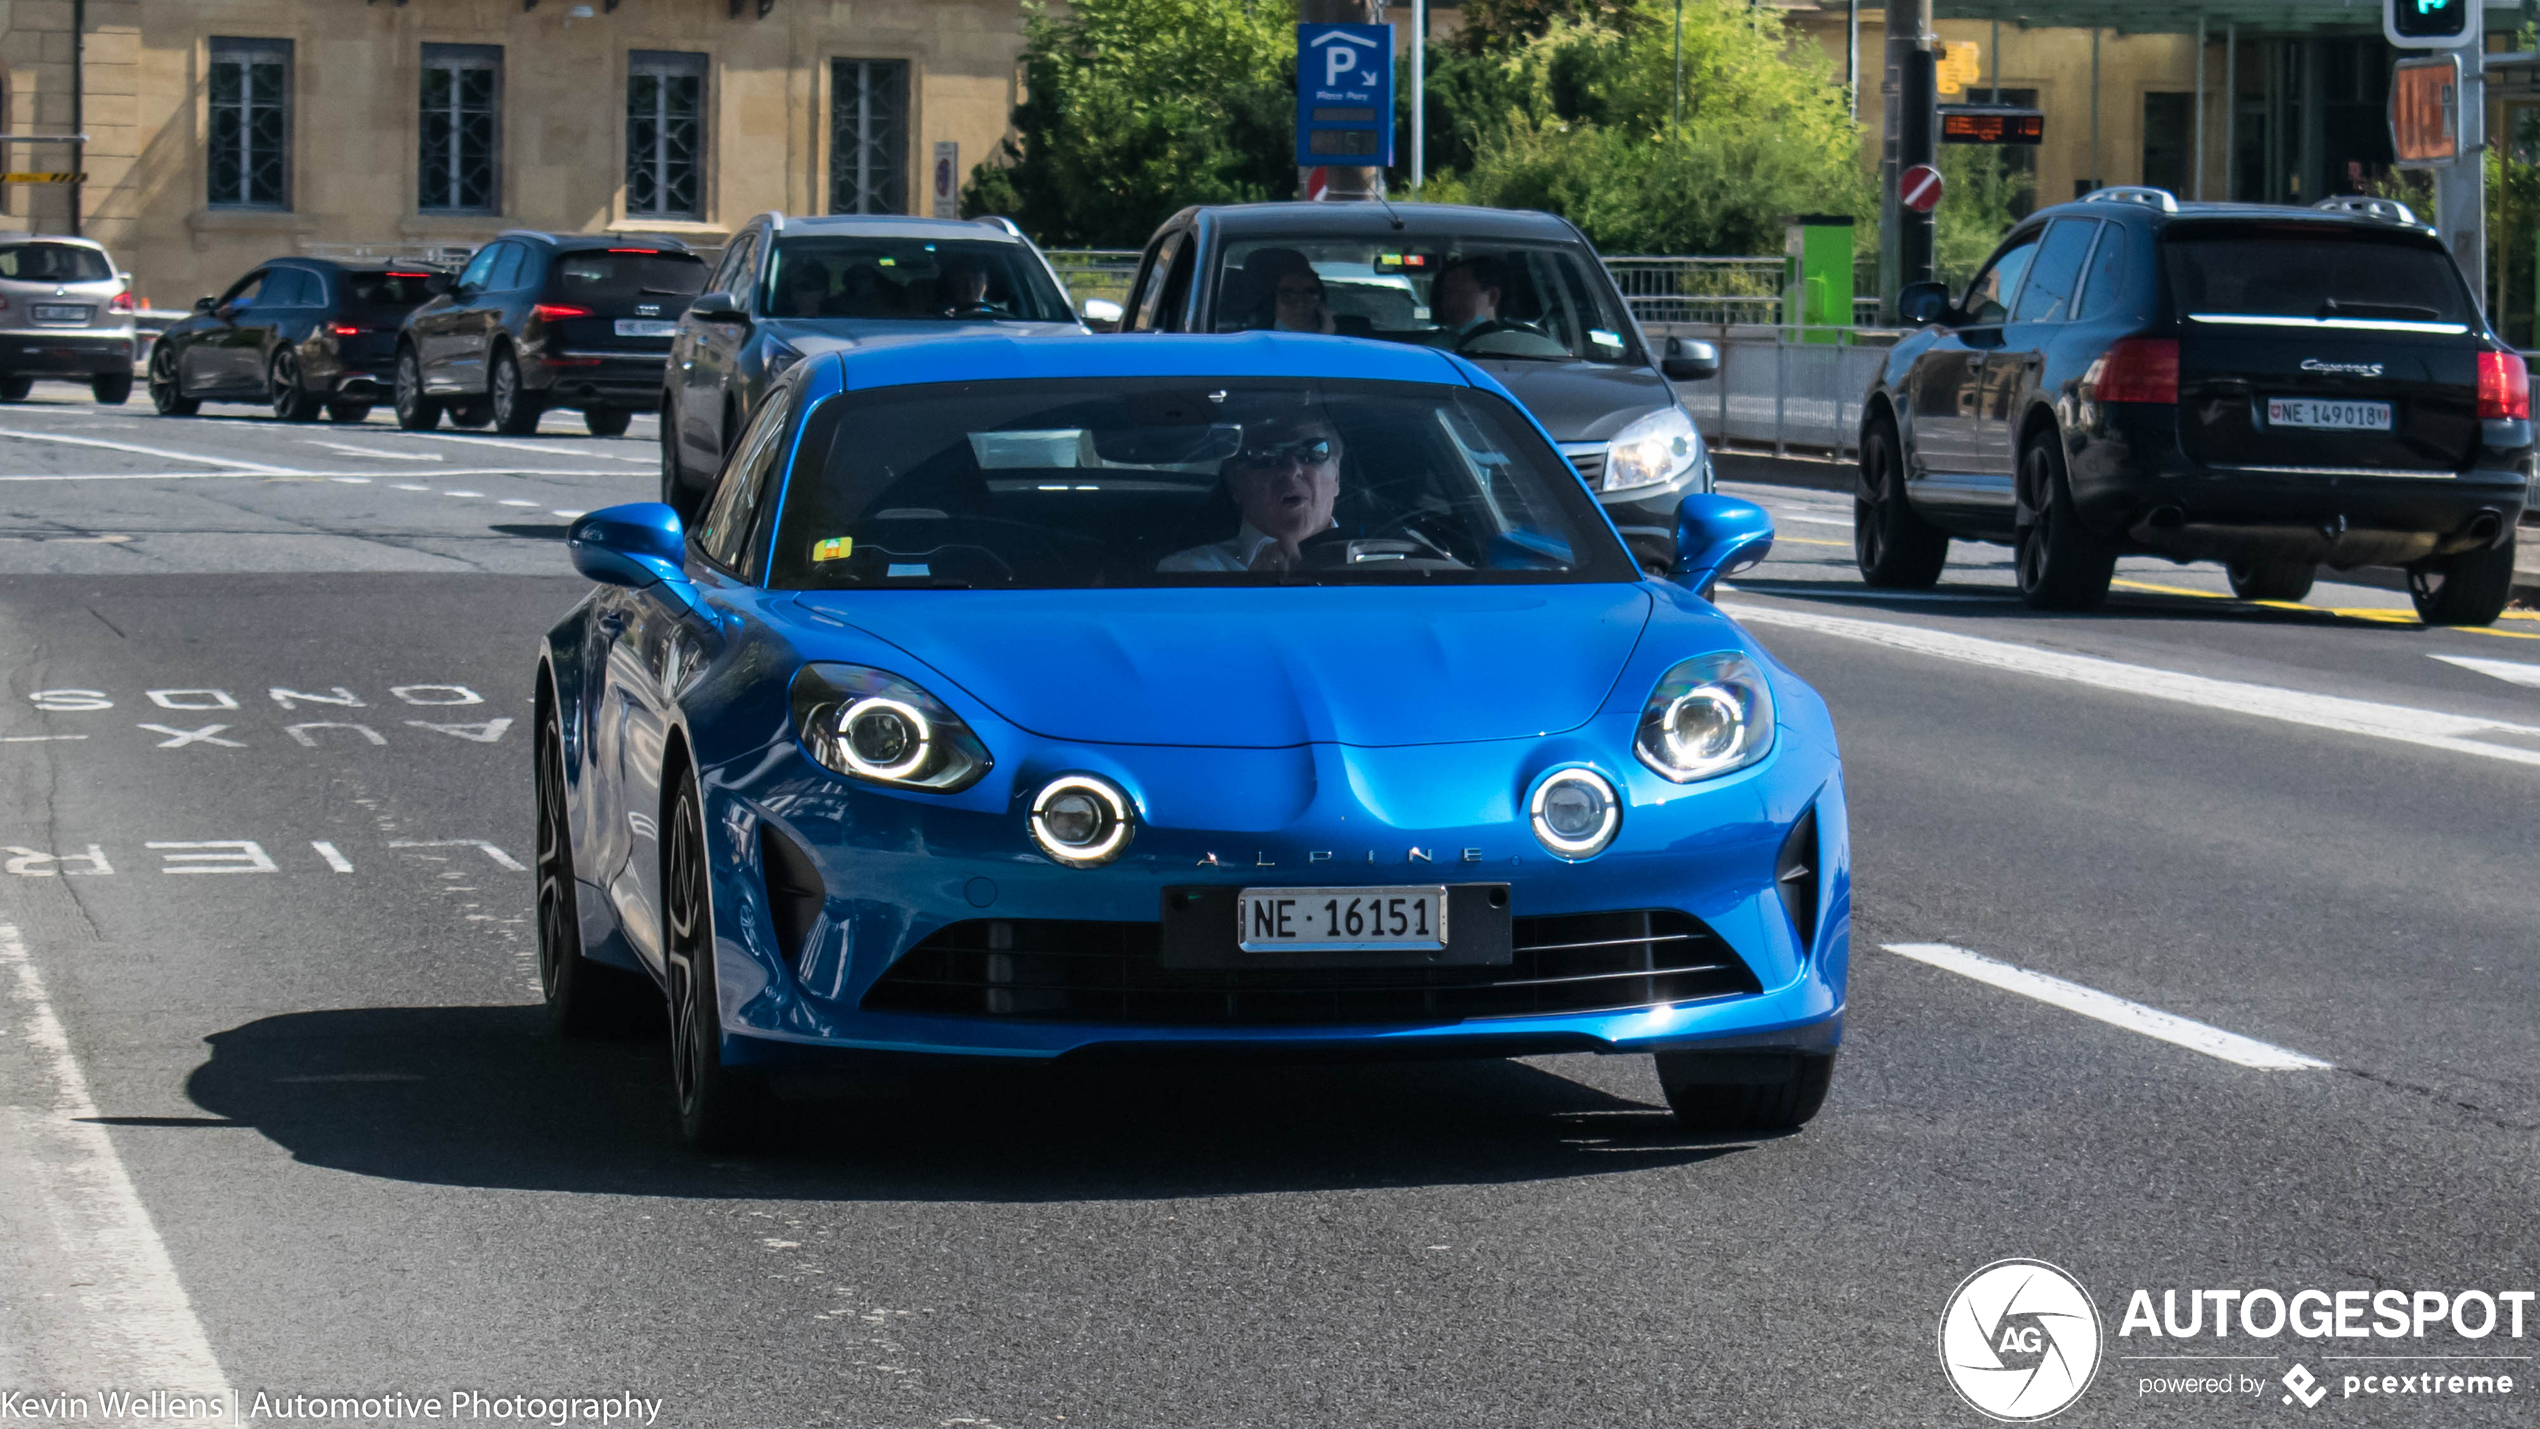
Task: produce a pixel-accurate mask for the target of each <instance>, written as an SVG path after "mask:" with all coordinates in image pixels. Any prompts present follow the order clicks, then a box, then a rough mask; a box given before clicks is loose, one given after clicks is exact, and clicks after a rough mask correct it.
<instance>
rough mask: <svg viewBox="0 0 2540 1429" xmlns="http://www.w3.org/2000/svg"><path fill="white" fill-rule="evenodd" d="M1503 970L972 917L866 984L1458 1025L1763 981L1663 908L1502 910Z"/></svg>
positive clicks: (1173, 1023) (1192, 1013)
mask: <svg viewBox="0 0 2540 1429" xmlns="http://www.w3.org/2000/svg"><path fill="white" fill-rule="evenodd" d="M1512 931H1513V933H1514V941H1515V951H1516V955H1515V958H1514V960H1513V961H1512V962H1510V964H1509V965H1507V966H1505V967H1436V968H1257V969H1256V968H1244V969H1237V970H1232V971H1215V970H1208V971H1201V970H1187V969H1174V970H1170V971H1168V970H1166V969H1165V968H1163V967H1161V966H1159V965H1158V964H1159V959H1158V956H1157V954H1158V951H1159V946H1160V943H1161V940H1162V929H1161V925H1159V924H1155V923H1109V922H1090V921H1076V920H1068V919H1055V918H1050V919H1028V918H978V919H972V920H970V921H968V922H963V923H955V924H952V925H950V926H949V927H946V928H943V929H941V930H939V931H938V932H936V933H935V934H934V935H933V936H931V937H929V938H927V939H926V940H925V941H924V942H922V943H920V944H918V945H917V946H916V947H915V948H912V949H910V950H909V952H908V953H907V955H906V956H904V957H902V958H901V959H900V960H899V962H897V963H896V964H894V965H893V966H892V967H891V969H890V970H889V971H888V972H885V973H884V974H883V975H882V977H881V979H880V980H879V981H877V982H876V983H874V985H873V988H872V990H871V991H869V992H867V993H866V994H865V996H864V1006H865V1007H866V1008H867V1009H869V1010H872V1011H877V1012H920V1013H931V1014H935V1015H937V1016H947V1017H997V1018H1010V1019H1016V1020H1030V1021H1068V1022H1108V1023H1125V1024H1132V1025H1143V1026H1166V1027H1251V1026H1269V1025H1295V1024H1300V1023H1328V1024H1334V1025H1341V1024H1349V1025H1365V1024H1368V1023H1437V1022H1461V1021H1464V1020H1466V1019H1469V1018H1485V1017H1528V1016H1539V1015H1542V1014H1546V1013H1572V1012H1614V1011H1625V1010H1629V1009H1632V1008H1639V1007H1654V1006H1657V1005H1660V1004H1662V1003H1671V1002H1689V1001H1692V1000H1694V999H1696V998H1704V997H1721V996H1726V995H1729V994H1735V993H1754V992H1759V991H1761V990H1762V989H1761V987H1760V985H1759V984H1758V983H1757V982H1756V980H1755V974H1754V973H1753V972H1752V971H1751V970H1749V969H1748V968H1747V966H1746V964H1745V963H1744V962H1743V961H1741V960H1740V959H1739V958H1738V956H1737V954H1736V953H1734V952H1732V951H1731V950H1730V949H1729V946H1728V944H1727V943H1725V942H1723V941H1721V939H1720V936H1719V935H1718V934H1716V933H1714V932H1712V931H1711V930H1710V929H1709V928H1707V927H1705V926H1703V924H1702V923H1701V922H1700V920H1698V919H1695V918H1693V917H1691V916H1689V915H1687V914H1684V913H1680V912H1677V911H1675V910H1673V909H1652V910H1636V911H1632V912H1618V913H1577V914H1569V915H1565V916H1562V917H1554V918H1518V919H1516V920H1514V927H1513V930H1512Z"/></svg>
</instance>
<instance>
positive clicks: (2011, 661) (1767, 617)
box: [1721, 602, 2540, 765]
mask: <svg viewBox="0 0 2540 1429" xmlns="http://www.w3.org/2000/svg"><path fill="white" fill-rule="evenodd" d="M1721 609H1723V610H1725V611H1727V612H1728V613H1729V614H1730V615H1731V616H1734V617H1735V618H1737V619H1738V620H1740V621H1743V622H1745V623H1747V624H1751V625H1777V626H1784V627H1787V628H1790V629H1795V630H1808V631H1813V632H1815V633H1817V634H1820V635H1832V636H1835V637H1837V638H1840V639H1845V640H1859V641H1863V642H1866V643H1868V644H1872V645H1884V646H1886V647H1888V648H1889V649H1892V650H1904V651H1908V652H1910V653H1913V654H1917V655H1929V656H1933V657H1936V658H1938V659H1943V660H1956V661H1960V662H1962V663H1965V664H1969V665H1981V666H1985V667H1987V668H1989V669H1995V670H2008V671H2011V672H2013V673H2016V674H2022V675H2037V676H2041V677H2043V678H2045V679H2050V680H2063V681H2066V682H2069V683H2072V684H2076V685H2088V686H2091V687H2093V688H2096V689H2102V690H2109V691H2113V692H2116V693H2118V694H2127V695H2141V696H2143V697H2145V698H2147V699H2155V700H2168V701H2170V702H2172V703H2176V704H2183V705H2195V706H2198V707H2200V708H2203V709H2210V710H2220V711H2222V712H2224V713H2226V714H2240V715H2251V716H2255V717H2256V718H2259V719H2271V720H2278V721H2281V722H2282V723H2285V724H2297V725H2304V726H2307V727H2309V728H2312V729H2326V730H2335V731H2337V732H2339V733H2343V734H2360V735H2367V736H2370V737H2371V738H2374V739H2387V740H2393V741H2395V742H2397V743H2400V744H2414V745H2420V746H2423V747H2425V748H2427V749H2441V750H2448V751H2450V752H2451V753H2454V754H2475V755H2477V756H2479V757H2480V758H2482V759H2500V760H2503V761H2505V762H2507V763H2510V764H2529V765H2540V749H2516V748H2513V747H2511V746H2508V745H2502V744H2489V743H2487V742H2485V741H2483V740H2479V739H2473V738H2470V737H2469V736H2472V735H2478V734H2505V735H2521V736H2540V726H2533V725H2525V724H2514V723H2511V722H2509V721H2506V720H2499V719H2483V718H2479V717H2476V716H2471V715H2457V714H2449V713H2446V712H2444V711H2441V710H2427V709H2417V708H2415V707H2413V706H2409V705H2385V704H2380V703H2377V702H2375V701H2372V700H2354V699H2347V698H2345V697H2343V696H2340V695H2321V694H2312V693H2310V692H2308V691H2304V690H2288V689H2284V688H2282V687H2280V686H2276V685H2253V684H2244V683H2242V682H2240V681H2238V680H2217V679H2213V678H2210V677H2208V676H2204V675H2189V674H2183V673H2181V672H2179V671H2176V670H2163V669H2159V668H2156V667H2154V666H2150V665H2129V664H2126V663H2124V662H2123V661H2119V660H2103V659H2100V658H2098V657H2096V656H2092V655H2071V654H2066V653H2065V652H2063V651H2060V650H2044V649H2040V648H2038V647H2037V646H2034V645H2015V644H2012V643H2011V642H2009V641H2004V640H1986V639H1981V638H1979V637H1977V636H1973V635H1960V634H1957V633H1955V632H1953V631H1947V630H1929V629H1925V628H1923V627H1921V626H1917V625H1900V624H1896V623H1894V622H1891V621H1883V620H1854V619H1852V618H1850V617H1848V616H1840V615H1820V614H1818V613H1817V612H1815V611H1805V610H1787V609H1784V608H1782V607H1780V606H1771V605H1749V604H1746V603H1744V602H1736V603H1732V604H1728V605H1723V606H1722V607H1721Z"/></svg>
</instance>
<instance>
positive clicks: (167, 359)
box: [150, 342, 203, 417]
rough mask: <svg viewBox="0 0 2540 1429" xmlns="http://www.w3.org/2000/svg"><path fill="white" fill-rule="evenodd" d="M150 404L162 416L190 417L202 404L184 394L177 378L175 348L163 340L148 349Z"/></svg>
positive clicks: (201, 407)
mask: <svg viewBox="0 0 2540 1429" xmlns="http://www.w3.org/2000/svg"><path fill="white" fill-rule="evenodd" d="M150 406H151V408H152V409H153V410H155V411H156V412H158V414H159V415H160V416H162V417H191V416H193V415H194V414H195V413H196V412H199V411H201V410H203V404H202V403H200V402H198V401H195V400H194V399H193V398H191V397H188V396H186V395H185V389H184V387H183V386H182V385H181V384H180V383H179V382H178V380H177V371H176V349H175V348H173V347H170V346H169V345H168V344H166V343H165V342H160V343H157V344H155V345H153V346H152V347H151V349H150Z"/></svg>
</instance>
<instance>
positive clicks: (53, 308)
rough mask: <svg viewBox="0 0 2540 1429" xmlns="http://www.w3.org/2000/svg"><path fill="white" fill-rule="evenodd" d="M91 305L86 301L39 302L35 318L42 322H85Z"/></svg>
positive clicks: (36, 306)
mask: <svg viewBox="0 0 2540 1429" xmlns="http://www.w3.org/2000/svg"><path fill="white" fill-rule="evenodd" d="M89 311H90V310H89V307H88V305H87V304H85V303H37V304H36V305H35V320H36V321H37V322H40V323H84V322H86V321H88V314H89Z"/></svg>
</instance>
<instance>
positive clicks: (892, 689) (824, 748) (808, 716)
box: [793, 665, 996, 794]
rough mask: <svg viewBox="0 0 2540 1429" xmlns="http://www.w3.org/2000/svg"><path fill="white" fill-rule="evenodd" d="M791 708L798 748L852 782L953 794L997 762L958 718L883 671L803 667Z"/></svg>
mask: <svg viewBox="0 0 2540 1429" xmlns="http://www.w3.org/2000/svg"><path fill="white" fill-rule="evenodd" d="M793 704H794V731H795V732H796V733H797V734H799V735H801V736H802V741H803V747H804V748H806V749H808V750H810V751H811V757H812V758H814V759H817V760H819V761H820V762H821V763H822V764H823V765H825V766H827V767H828V768H830V769H833V770H836V771H837V772H838V773H840V774H844V775H846V776H847V777H849V778H851V779H862V780H866V781H868V782H870V783H874V784H885V785H889V786H890V787H892V788H895V789H922V790H925V791H926V792H928V793H930V794H952V793H957V792H959V791H961V790H963V789H967V788H969V787H970V786H971V785H973V784H976V783H978V782H979V779H980V776H982V775H984V774H986V773H987V772H988V770H989V769H991V768H993V767H994V766H995V763H996V761H995V760H993V759H991V758H989V757H988V750H987V746H985V745H983V744H981V743H980V742H979V736H977V735H976V734H973V733H971V730H970V726H969V725H967V724H964V723H962V719H961V716H959V715H957V714H954V713H953V712H952V710H951V709H950V708H948V707H947V706H946V705H945V704H944V702H943V701H941V700H939V699H936V698H935V697H934V696H933V695H930V694H928V693H926V691H924V690H922V689H920V688H918V687H917V686H916V685H913V684H911V683H909V682H908V681H906V680H903V679H901V678H900V677H899V676H897V675H894V674H891V673H890V672H888V671H885V670H876V669H873V668H871V667H869V666H864V665H805V666H804V667H803V668H802V672H801V673H799V674H797V675H795V676H794V700H793Z"/></svg>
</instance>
